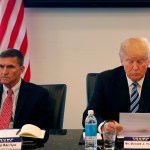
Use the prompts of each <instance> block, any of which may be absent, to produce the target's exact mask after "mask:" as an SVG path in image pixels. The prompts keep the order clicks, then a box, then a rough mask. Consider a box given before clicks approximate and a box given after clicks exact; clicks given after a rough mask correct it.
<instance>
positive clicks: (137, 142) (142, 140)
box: [124, 137, 150, 149]
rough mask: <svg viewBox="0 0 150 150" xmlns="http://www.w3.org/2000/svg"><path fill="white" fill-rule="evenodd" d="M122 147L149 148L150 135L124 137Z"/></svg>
mask: <svg viewBox="0 0 150 150" xmlns="http://www.w3.org/2000/svg"><path fill="white" fill-rule="evenodd" d="M124 149H150V137H124Z"/></svg>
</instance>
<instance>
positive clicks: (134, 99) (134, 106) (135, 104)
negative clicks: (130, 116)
mask: <svg viewBox="0 0 150 150" xmlns="http://www.w3.org/2000/svg"><path fill="white" fill-rule="evenodd" d="M132 85H133V88H132V90H131V100H130V112H132V113H136V112H138V109H139V100H140V97H139V93H138V90H137V86H138V83H137V82H134V83H132Z"/></svg>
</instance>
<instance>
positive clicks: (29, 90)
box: [0, 80, 53, 129]
mask: <svg viewBox="0 0 150 150" xmlns="http://www.w3.org/2000/svg"><path fill="white" fill-rule="evenodd" d="M2 91H3V86H2V84H0V101H1V97H2ZM24 124H34V125H36V126H38V127H40V128H43V129H49V128H52V127H53V110H52V104H51V99H50V97H49V94H48V91H47V90H46V89H44V88H42V87H40V86H37V85H35V84H33V83H28V82H25V81H23V80H22V82H21V86H20V91H19V95H18V101H17V106H16V111H15V117H14V128H21V127H22V126H23V125H24Z"/></svg>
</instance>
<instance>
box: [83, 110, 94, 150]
mask: <svg viewBox="0 0 150 150" xmlns="http://www.w3.org/2000/svg"><path fill="white" fill-rule="evenodd" d="M85 149H86V150H97V120H96V118H95V116H94V111H93V110H89V111H88V116H87V117H86V119H85Z"/></svg>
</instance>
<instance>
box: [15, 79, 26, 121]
mask: <svg viewBox="0 0 150 150" xmlns="http://www.w3.org/2000/svg"><path fill="white" fill-rule="evenodd" d="M27 91H28V86H27V84H26V82H25V81H23V80H22V82H21V86H20V91H19V95H18V101H17V106H16V111H15V118H14V122H15V121H16V120H17V118H18V116H19V114H20V112H21V110H22V108H23V105H24V103H25V101H26V100H27V99H28V92H27Z"/></svg>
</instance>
